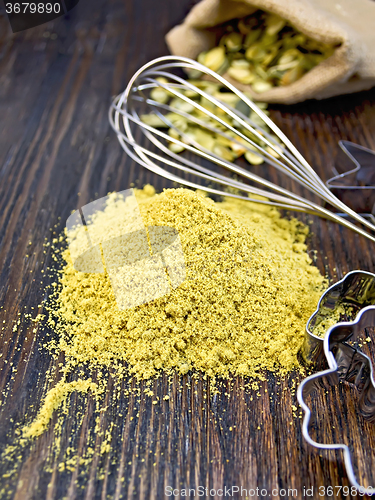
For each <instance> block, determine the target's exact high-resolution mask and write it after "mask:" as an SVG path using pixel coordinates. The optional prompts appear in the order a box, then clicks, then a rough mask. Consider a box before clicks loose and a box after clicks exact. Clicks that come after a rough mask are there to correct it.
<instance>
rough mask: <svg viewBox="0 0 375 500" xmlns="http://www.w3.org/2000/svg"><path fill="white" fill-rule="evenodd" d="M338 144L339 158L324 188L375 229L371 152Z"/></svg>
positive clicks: (374, 176)
mask: <svg viewBox="0 0 375 500" xmlns="http://www.w3.org/2000/svg"><path fill="white" fill-rule="evenodd" d="M338 144H339V146H340V148H341V155H340V156H339V157H338V160H336V162H335V166H334V167H333V168H332V171H333V174H334V177H332V178H330V179H328V181H327V182H326V186H327V187H328V188H329V189H330V190H331V191H332V193H333V194H334V195H335V196H337V198H339V199H340V200H341V201H343V202H344V203H346V204H347V205H348V206H349V207H350V208H351V209H352V210H355V211H356V212H357V213H360V214H361V215H362V216H363V217H366V218H367V219H369V220H370V221H371V222H373V224H374V226H375V151H373V150H371V149H368V148H365V147H363V146H359V145H358V144H354V143H353V142H349V141H339V143H338ZM340 215H343V216H345V217H346V215H345V214H340Z"/></svg>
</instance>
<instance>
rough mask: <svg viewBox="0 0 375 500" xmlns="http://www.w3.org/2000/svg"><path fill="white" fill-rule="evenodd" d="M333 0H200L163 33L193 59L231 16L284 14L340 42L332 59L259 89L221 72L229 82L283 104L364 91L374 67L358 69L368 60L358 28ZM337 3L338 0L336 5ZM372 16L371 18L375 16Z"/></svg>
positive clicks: (372, 81)
mask: <svg viewBox="0 0 375 500" xmlns="http://www.w3.org/2000/svg"><path fill="white" fill-rule="evenodd" d="M332 1H335V0H202V1H201V2H200V3H198V4H197V5H195V6H194V7H193V9H192V10H191V11H190V13H189V14H188V16H187V17H186V19H185V21H184V22H183V24H181V25H179V26H176V27H174V28H173V29H172V30H171V31H170V32H169V33H168V34H167V35H166V42H167V45H168V47H169V50H170V51H171V53H172V54H174V55H179V56H185V57H190V58H192V59H196V57H197V56H198V54H199V53H200V52H201V51H202V50H208V49H210V48H212V47H213V46H214V45H215V40H216V33H215V29H212V28H214V27H215V26H218V25H221V24H222V23H224V22H226V21H228V20H230V19H233V18H241V17H244V16H246V15H248V14H251V13H252V12H253V11H254V10H256V9H258V8H259V9H262V10H266V11H268V12H273V13H275V14H278V15H279V16H281V17H283V18H285V19H287V20H288V21H289V22H290V23H291V24H292V25H293V26H295V28H296V29H297V30H298V31H301V32H302V33H304V34H306V35H307V36H309V37H312V38H315V39H317V40H319V41H322V42H326V43H332V44H335V45H338V44H341V45H340V46H339V47H338V48H337V49H336V50H335V52H334V54H333V55H332V56H331V57H330V58H328V59H326V60H325V61H323V62H322V63H320V64H319V65H318V66H316V67H315V68H313V69H312V70H310V71H309V72H308V73H307V74H306V75H304V76H303V77H302V78H301V79H300V80H298V81H296V82H294V83H293V84H291V85H288V86H286V87H275V88H273V89H271V90H269V91H267V92H263V93H261V94H260V93H256V92H254V91H253V90H252V89H251V86H250V85H245V84H241V83H239V82H237V81H235V80H233V79H232V78H230V77H229V76H228V75H227V74H225V75H224V77H225V78H226V79H227V80H228V81H229V82H230V83H232V84H233V85H235V86H236V87H237V88H238V89H240V90H242V91H247V92H248V93H249V94H250V95H251V96H252V97H253V98H254V99H255V100H261V101H264V102H271V103H272V102H273V103H283V104H293V103H296V102H301V101H304V100H306V99H313V98H314V99H323V98H327V97H332V96H335V95H340V94H346V93H352V92H357V91H361V90H367V89H369V88H371V87H372V86H374V85H375V59H374V63H373V64H371V65H370V66H371V69H372V70H373V72H371V71H370V75H368V74H366V68H364V71H361V69H362V65H363V62H364V61H363V60H362V57H364V59H366V54H367V47H365V46H364V47H361V45H362V42H361V38H360V36H358V33H357V32H356V31H355V30H353V29H351V27H350V26H348V25H345V23H342V19H341V17H342V15H341V16H340V14H342V12H340V11H339V13H338V14H337V13H336V12H333V13H332V12H330V9H328V10H327V8H326V7H327V5H328V7H329V6H330V5H329V4H330V2H332ZM345 1H347V0H345ZM320 2H324V7H323V6H322V5H319V3H320ZM327 2H328V4H327ZM357 2H359V3H363V4H365V2H367V4H366V8H368V4H369V0H357ZM344 3H345V2H344ZM338 5H339V4H337V3H336V4H335V5H334V7H335V8H337V6H338ZM339 6H340V5H339ZM357 7H358V4H357ZM359 7H360V6H359ZM371 9H373V11H372V10H371ZM331 10H332V9H331ZM370 10H371V12H370V15H371V14H372V13H373V14H374V16H375V2H374V5H371V8H370ZM345 12H346V11H345V10H344V13H345ZM346 15H348V14H347V13H346ZM373 19H374V21H375V17H374V18H373ZM340 21H341V22H340ZM363 54H364V55H363ZM361 73H363V75H361Z"/></svg>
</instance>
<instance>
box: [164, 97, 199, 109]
mask: <svg viewBox="0 0 375 500" xmlns="http://www.w3.org/2000/svg"><path fill="white" fill-rule="evenodd" d="M169 105H170V106H171V108H175V109H178V110H180V111H183V112H184V113H191V112H193V111H194V109H195V107H194V105H193V104H191V103H190V102H186V101H184V100H182V99H179V98H178V97H175V98H174V99H172V100H171V102H170V103H169Z"/></svg>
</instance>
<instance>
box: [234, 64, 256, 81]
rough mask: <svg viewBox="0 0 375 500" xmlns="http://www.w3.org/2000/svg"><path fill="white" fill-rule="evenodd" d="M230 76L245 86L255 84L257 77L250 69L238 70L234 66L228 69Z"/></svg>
mask: <svg viewBox="0 0 375 500" xmlns="http://www.w3.org/2000/svg"><path fill="white" fill-rule="evenodd" d="M228 75H229V76H231V77H232V78H234V79H235V80H237V81H238V82H240V83H245V84H248V83H253V81H254V79H255V75H254V73H252V72H251V71H250V69H246V68H236V67H233V66H231V67H230V68H229V69H228Z"/></svg>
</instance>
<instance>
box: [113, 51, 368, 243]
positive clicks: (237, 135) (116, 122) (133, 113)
mask: <svg viewBox="0 0 375 500" xmlns="http://www.w3.org/2000/svg"><path fill="white" fill-rule="evenodd" d="M176 69H183V70H185V71H189V70H194V71H197V70H198V71H200V72H201V73H204V74H205V75H207V76H208V77H210V79H211V80H212V79H213V80H214V81H216V82H217V83H218V84H219V85H220V86H221V87H222V88H223V89H224V91H225V90H229V91H230V92H232V93H233V94H235V95H236V96H237V97H238V98H239V100H240V101H242V102H243V103H244V105H246V106H245V107H246V109H249V110H251V112H250V116H247V115H245V114H244V113H243V112H242V111H241V110H239V109H237V105H236V107H233V106H232V105H230V104H228V103H226V102H224V101H223V100H221V99H220V92H218V93H216V94H215V95H212V94H210V93H209V92H206V91H205V90H204V88H200V87H201V86H197V85H195V84H194V82H191V81H187V80H184V79H183V78H181V77H180V76H178V75H176V74H175V73H174V72H173V71H175V70H176ZM202 87H203V86H202ZM158 88H160V89H163V91H164V92H165V93H167V95H170V96H171V97H172V101H174V100H177V102H183V103H185V104H186V105H187V106H188V109H194V110H195V113H194V114H191V113H189V112H188V111H184V109H180V108H179V107H176V105H174V104H173V102H172V103H171V104H167V103H165V102H158V101H156V100H154V99H152V97H151V96H150V95H149V93H150V92H151V93H152V90H153V89H158ZM188 91H189V92H188ZM191 96H194V98H192V97H191ZM198 96H200V100H201V101H200V102H198V101H197V99H196V97H198ZM202 100H203V101H202ZM202 102H204V103H207V105H206V106H205V105H202ZM208 104H209V105H208ZM145 107H146V108H148V110H151V111H152V114H153V115H154V116H155V117H157V118H158V120H159V121H160V123H161V124H162V126H161V127H162V128H164V127H165V128H168V129H169V131H170V132H171V131H174V134H172V133H166V132H164V131H163V130H161V129H160V128H159V127H155V126H153V125H152V124H147V123H145V122H144V121H143V120H142V114H141V112H142V109H144V108H145ZM253 113H254V116H255V117H256V118H257V120H256V121H254V119H253ZM170 114H172V115H173V116H177V117H181V118H183V119H184V120H185V121H186V122H187V123H189V124H190V125H191V124H192V125H194V126H198V127H200V128H201V129H202V130H206V131H209V132H211V134H215V136H216V137H219V136H220V137H222V138H225V139H226V140H228V141H230V142H231V143H232V144H237V146H239V147H241V148H244V149H245V151H250V152H251V153H252V154H255V155H258V156H260V157H261V158H263V159H264V160H265V161H266V162H267V164H268V165H270V166H272V167H274V168H276V169H277V170H278V171H279V172H282V173H283V174H285V175H287V176H288V177H289V178H291V179H292V180H294V181H296V182H297V183H298V184H299V185H301V186H302V187H304V188H305V189H307V190H308V191H310V192H311V193H312V194H314V195H316V196H318V197H319V198H320V199H322V200H323V201H325V202H326V203H329V204H330V205H332V206H334V207H335V208H336V209H338V210H339V211H340V212H342V213H343V214H344V215H346V216H349V217H350V218H352V219H354V220H355V221H356V222H357V223H360V224H361V225H362V226H365V227H366V228H367V229H366V230H365V229H363V227H359V226H357V225H355V224H353V223H352V222H351V221H350V220H348V219H347V218H346V217H343V216H342V215H339V214H337V213H334V212H332V211H331V210H328V209H327V208H325V207H323V206H321V205H319V204H317V203H315V202H313V201H311V200H308V199H306V198H304V197H302V196H300V195H298V194H297V193H294V192H292V191H290V190H288V189H285V188H283V187H282V186H280V185H278V184H275V183H273V182H271V181H269V180H267V179H265V178H264V177H261V176H259V175H257V174H255V173H254V172H251V170H250V169H249V170H248V169H245V168H243V167H242V166H240V165H238V164H236V163H234V162H233V161H230V160H229V159H226V158H223V157H221V156H220V155H219V154H217V153H216V152H215V151H211V150H210V149H208V148H206V147H205V146H203V145H202V144H201V143H200V142H198V140H197V139H196V138H195V137H194V136H192V134H189V133H187V132H186V130H183V129H181V125H180V126H179V124H178V123H177V122H176V121H174V120H172V119H171V118H170V117H169V115H170ZM109 120H110V124H111V126H112V128H113V129H114V130H115V132H116V134H117V137H118V140H119V142H120V144H121V146H122V148H123V149H124V150H125V152H126V153H127V154H128V155H129V156H130V157H131V158H132V159H133V160H135V161H136V162H138V163H139V164H141V165H143V166H144V167H146V168H148V169H149V170H151V171H153V172H155V173H156V174H158V175H161V176H163V177H165V178H167V179H169V180H171V181H173V182H177V183H180V184H184V185H186V186H188V187H192V188H195V189H203V190H205V191H207V192H210V193H213V194H219V195H225V196H233V197H236V198H240V199H246V200H249V201H250V200H251V201H256V202H258V203H264V204H272V205H275V206H278V207H280V208H284V209H287V210H297V211H303V212H307V213H312V214H315V215H319V216H321V217H324V218H326V219H329V220H332V221H335V222H338V223H340V224H341V225H343V226H345V227H347V228H350V229H352V230H354V231H356V232H357V233H358V234H361V235H363V236H365V237H366V238H368V239H370V240H372V241H374V242H375V236H374V234H373V233H372V232H373V231H375V226H374V225H373V224H372V223H371V222H370V221H368V220H366V219H365V218H363V217H361V216H360V215H359V214H357V213H356V212H355V211H353V210H352V209H350V208H349V207H348V206H346V205H345V204H344V203H343V202H341V201H340V200H339V199H338V198H336V197H335V196H334V195H333V194H332V192H331V191H330V190H329V188H328V187H327V186H326V185H325V184H324V182H323V181H322V179H321V178H320V177H319V176H318V174H317V173H316V172H315V170H314V169H313V168H312V167H311V165H309V163H308V162H307V160H306V159H305V158H304V157H303V156H302V155H301V153H299V151H298V150H297V149H296V147H295V146H294V145H293V144H292V143H291V141H290V140H289V139H288V138H287V137H286V136H285V134H284V133H283V132H282V131H281V130H280V129H279V128H278V127H277V125H276V124H275V123H274V122H273V121H272V120H271V118H269V117H268V116H267V114H266V113H264V112H263V110H262V109H261V108H260V107H259V106H257V104H256V103H255V102H253V101H252V100H251V99H250V98H249V97H248V96H246V95H245V94H243V93H242V92H240V91H239V90H238V89H236V88H235V87H234V86H233V85H232V84H231V83H229V82H228V81H227V80H225V79H224V78H223V77H221V76H220V75H218V74H216V73H215V72H213V71H212V70H210V69H209V68H206V67H205V66H203V65H201V64H200V63H198V62H196V61H193V60H191V59H188V58H185V57H174V56H164V57H160V58H158V59H155V60H154V61H150V62H149V63H147V64H146V65H144V66H143V67H142V68H140V70H138V71H137V72H136V73H135V75H134V76H133V77H132V79H131V80H130V82H129V84H128V86H127V88H126V89H125V91H124V92H123V93H122V94H120V95H119V96H117V97H116V98H115V99H114V101H113V103H112V106H111V108H110V110H109ZM260 121H261V123H262V124H264V125H260V124H259V123H260ZM267 127H268V128H269V130H270V131H271V132H268V131H267V130H266V128H267ZM137 130H138V131H141V132H142V135H143V136H144V138H145V139H146V140H147V141H148V142H147V146H145V145H141V144H140V143H139V142H138V141H137V140H136V139H135V137H134V132H135V131H137ZM273 134H274V135H273ZM168 145H169V146H168ZM171 145H174V146H175V147H177V148H180V149H181V150H182V149H185V150H186V152H187V153H188V156H189V157H187V156H185V155H184V154H177V153H176V152H174V151H172V149H173V148H172V147H171ZM155 149H156V151H158V152H155ZM191 156H195V157H197V158H200V159H201V160H200V161H199V162H196V161H192V160H191V159H189V158H190V157H191ZM202 160H203V163H204V162H205V161H208V162H210V164H212V165H216V166H217V167H219V168H222V169H224V171H227V172H231V173H232V174H234V175H235V176H236V177H237V178H233V176H228V174H226V175H224V174H223V173H219V172H218V171H217V170H213V169H211V168H208V167H206V166H204V165H203V164H202ZM163 167H166V168H163ZM169 168H171V169H175V170H177V174H174V173H172V172H171V171H170V170H169ZM182 174H184V176H185V175H189V176H195V177H198V178H199V179H201V180H203V181H204V182H206V184H211V183H215V184H218V185H220V186H223V187H224V189H216V188H213V187H211V186H206V185H201V184H198V183H196V182H192V181H191V180H189V179H186V178H185V177H184V176H182ZM238 178H243V179H247V181H250V182H251V183H252V184H249V183H247V182H246V183H245V182H242V181H240V180H238ZM254 184H255V185H254ZM257 184H258V185H259V186H260V187H256V185H257ZM225 187H226V188H228V187H229V188H232V190H229V191H228V189H227V190H225ZM233 189H235V190H239V191H242V192H243V193H246V195H245V196H244V195H242V194H240V193H238V192H233ZM249 195H255V196H256V197H255V198H254V197H251V196H249ZM369 230H370V231H369Z"/></svg>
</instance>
